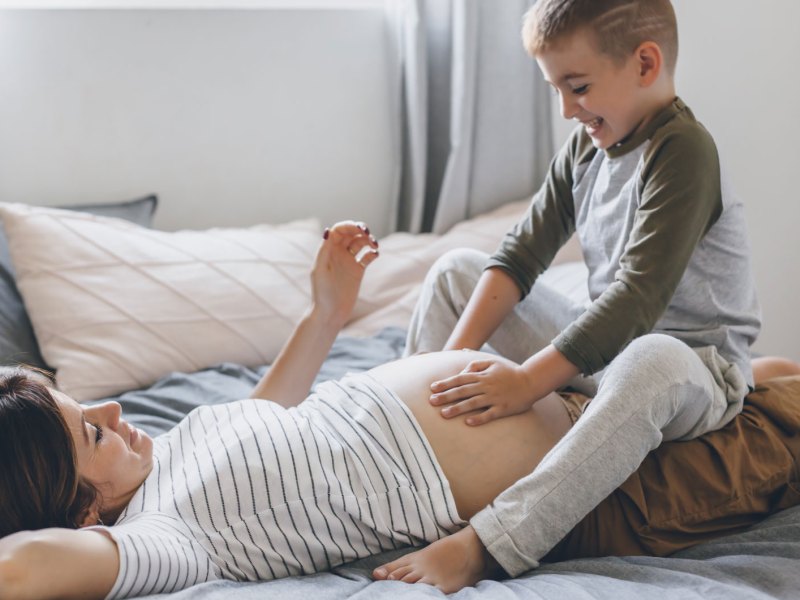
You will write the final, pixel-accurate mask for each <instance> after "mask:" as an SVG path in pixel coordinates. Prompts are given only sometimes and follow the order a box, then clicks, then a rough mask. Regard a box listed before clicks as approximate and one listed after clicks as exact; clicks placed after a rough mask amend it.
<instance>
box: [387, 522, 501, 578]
mask: <svg viewBox="0 0 800 600" xmlns="http://www.w3.org/2000/svg"><path fill="white" fill-rule="evenodd" d="M499 573H500V567H499V566H498V565H497V563H496V562H495V560H494V559H493V558H492V556H491V555H490V554H489V552H488V551H487V550H486V548H484V546H483V544H482V543H481V540H480V538H479V537H478V534H476V533H475V530H474V529H473V528H472V527H470V526H467V527H465V528H464V529H462V530H461V531H459V532H457V533H454V534H452V535H449V536H447V537H446V538H442V539H441V540H438V541H436V542H433V543H432V544H430V545H429V546H426V547H425V548H423V549H422V550H417V551H416V552H411V553H409V554H406V555H405V556H401V557H400V558H398V559H397V560H395V561H392V562H390V563H387V564H385V565H382V566H380V567H378V568H377V569H375V570H374V571H373V572H372V576H373V577H374V578H375V579H388V580H394V581H404V582H406V583H428V584H430V585H433V586H435V587H437V588H439V590H441V591H442V592H444V593H445V594H452V593H453V592H457V591H458V590H460V589H461V588H464V587H467V586H472V585H475V584H476V583H478V582H479V581H481V580H482V579H486V578H487V577H490V576H491V575H495V574H499Z"/></svg>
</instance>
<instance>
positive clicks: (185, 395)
mask: <svg viewBox="0 0 800 600" xmlns="http://www.w3.org/2000/svg"><path fill="white" fill-rule="evenodd" d="M404 337H405V335H404V332H403V331H401V330H399V329H386V330H384V331H382V332H381V333H380V334H378V335H376V336H374V337H372V338H368V339H355V338H344V337H340V338H339V339H338V340H337V342H336V344H335V345H334V347H333V349H332V351H331V353H330V355H329V356H328V359H327V360H326V362H325V365H324V366H323V368H322V370H321V372H320V375H319V377H318V381H324V380H327V379H335V378H338V377H340V376H341V375H343V374H345V373H346V372H348V371H362V370H366V369H369V368H371V367H373V366H375V365H378V364H381V363H384V362H387V361H389V360H393V359H395V358H397V357H398V356H399V355H400V353H401V352H402V348H403V342H404ZM266 368H267V367H263V368H262V369H258V370H252V369H248V368H246V367H243V366H240V365H234V364H223V365H219V366H218V367H216V368H213V369H207V370H204V371H200V372H197V373H192V374H180V373H175V374H172V375H170V376H168V377H166V378H164V379H163V380H161V381H159V382H158V383H156V384H155V385H154V386H153V387H151V388H149V389H147V390H138V391H135V392H128V393H126V394H123V395H122V396H120V397H118V398H114V399H115V400H118V401H119V402H120V403H121V404H122V405H123V412H124V413H125V415H126V418H127V419H128V420H129V421H131V422H132V423H134V424H135V425H137V426H138V427H141V428H143V429H144V430H145V431H147V432H148V433H150V434H151V435H158V434H159V433H163V432H165V431H166V430H168V429H169V428H170V427H171V426H172V425H174V424H175V423H177V422H178V421H179V420H180V419H181V418H182V417H183V416H184V415H185V414H186V413H188V412H189V411H190V410H192V409H193V408H195V407H197V406H200V405H203V404H214V403H219V402H227V401H230V400H236V399H240V398H246V397H247V396H248V392H249V391H250V390H251V389H252V387H253V386H254V385H255V383H256V381H257V380H258V379H259V377H260V376H261V374H263V372H264V370H265V369H266ZM403 552H404V551H394V552H392V553H387V554H384V555H381V556H376V557H371V558H368V559H364V560H361V561H357V562H355V563H351V564H349V565H345V566H342V567H339V568H336V569H334V570H333V571H332V572H330V573H319V574H316V575H309V576H305V577H290V578H287V579H279V580H276V581H269V582H262V583H235V582H229V581H223V582H213V583H208V584H203V585H199V586H196V587H193V588H190V589H187V590H184V591H183V592H179V593H176V594H172V595H171V596H170V597H171V598H175V599H185V598H192V599H195V598H202V599H209V600H222V599H227V598H236V599H251V598H252V599H255V598H298V599H301V600H327V599H333V598H363V599H367V598H369V599H372V598H378V599H381V600H383V599H385V600H389V599H394V598H428V597H431V598H434V597H443V596H444V595H443V594H442V593H440V592H439V591H438V590H436V589H434V588H431V587H430V586H426V585H408V584H404V583H398V582H373V581H372V580H371V578H370V576H369V573H370V571H371V570H372V568H373V567H375V566H377V565H378V564H380V563H382V562H385V561H386V560H388V559H390V558H392V557H395V556H398V555H400V554H402V553H403ZM161 597H165V595H163V594H162V595H157V596H149V598H161ZM450 597H451V598H455V599H459V600H460V599H470V600H472V599H476V600H477V599H480V600H489V599H492V600H494V599H505V598H509V599H511V598H526V599H527V598H530V599H536V600H549V599H552V600H572V599H575V600H580V599H609V600H611V599H613V600H625V599H634V598H635V599H641V598H646V599H649V598H665V599H675V600H678V599H680V600H684V599H689V598H698V599H703V600H710V599H715V598H720V599H725V600H734V599H750V598H753V599H756V598H786V599H798V600H800V507H795V508H792V509H789V510H786V511H783V512H781V513H778V514H776V515H773V516H772V517H770V518H769V519H767V520H766V521H764V522H762V523H760V524H759V525H757V526H756V527H753V528H752V529H750V530H749V531H746V532H744V533H740V534H737V535H733V536H729V537H725V538H720V539H718V540H716V541H714V542H710V543H706V544H701V545H699V546H695V547H694V548H690V549H688V550H685V551H682V552H679V553H678V554H675V555H673V556H671V557H669V558H651V557H623V558H599V559H583V560H574V561H568V562H563V563H558V564H551V565H546V566H543V567H541V568H539V569H536V570H535V571H531V572H530V573H528V574H526V575H523V576H521V577H517V578H515V579H509V580H506V581H483V582H481V583H480V584H478V586H477V587H475V588H467V589H464V590H462V591H461V592H459V593H457V594H453V595H452V596H450Z"/></svg>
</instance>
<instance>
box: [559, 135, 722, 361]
mask: <svg viewBox="0 0 800 600" xmlns="http://www.w3.org/2000/svg"><path fill="white" fill-rule="evenodd" d="M643 160H644V164H643V168H642V171H641V173H642V175H641V181H640V182H639V184H640V185H641V186H642V193H641V205H640V206H639V208H638V209H637V211H636V215H635V218H634V224H633V229H632V231H631V234H630V237H629V239H628V241H627V244H626V247H625V251H624V253H623V255H622V257H621V259H620V265H619V266H620V268H619V270H618V271H617V272H616V274H615V281H614V282H613V283H612V284H611V285H610V286H609V287H608V288H607V289H606V290H605V291H604V292H603V293H602V294H601V295H600V296H599V297H598V298H597V299H596V300H595V301H594V302H593V303H592V305H591V306H590V307H589V309H587V311H586V312H585V313H583V315H581V317H579V318H578V319H577V320H576V321H575V322H574V323H573V324H572V325H570V326H569V327H568V328H567V329H565V330H564V331H563V332H562V333H561V335H559V336H558V337H557V338H556V339H555V340H554V341H553V344H554V345H555V347H556V348H558V350H559V351H560V352H561V353H562V354H564V355H565V356H566V357H567V359H569V360H570V361H571V362H572V363H574V364H575V365H577V366H578V368H580V370H581V372H583V373H585V374H590V373H594V372H596V371H598V370H600V369H602V368H603V367H605V366H606V365H607V364H608V363H609V362H611V360H613V359H614V357H616V356H617V354H619V352H620V351H621V350H622V349H623V348H624V347H625V346H626V345H627V344H628V343H629V342H630V341H631V340H633V339H634V338H636V337H638V336H640V335H642V334H644V333H647V332H649V331H651V330H652V329H653V327H654V326H655V324H656V322H657V321H658V319H659V318H660V317H661V315H662V314H663V313H664V311H665V310H666V309H667V307H668V306H669V303H670V300H671V299H672V296H673V294H674V293H675V290H676V289H677V287H678V284H679V282H680V280H681V277H682V276H683V273H684V271H685V270H686V267H687V265H688V263H689V260H690V258H691V256H692V253H693V252H694V249H695V247H696V246H697V244H698V243H699V242H700V240H701V239H702V238H703V236H704V235H705V233H706V232H707V231H708V230H709V229H710V228H711V226H712V225H713V224H714V222H716V220H717V219H718V218H719V216H720V215H721V212H722V192H721V188H720V167H719V157H718V155H717V149H716V146H715V144H714V141H713V139H712V138H711V136H710V135H709V134H708V132H706V131H705V130H704V129H702V127H700V126H699V125H698V126H695V127H692V128H680V129H675V130H671V131H669V132H667V133H665V134H664V135H663V136H661V137H660V138H659V139H654V140H653V141H652V143H651V145H650V147H649V148H648V150H647V152H646V153H645V155H644V157H643Z"/></svg>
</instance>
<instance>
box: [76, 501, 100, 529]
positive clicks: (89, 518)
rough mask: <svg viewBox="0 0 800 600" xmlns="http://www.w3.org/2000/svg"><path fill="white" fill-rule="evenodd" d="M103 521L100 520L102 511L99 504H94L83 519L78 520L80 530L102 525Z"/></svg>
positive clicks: (82, 516) (84, 514)
mask: <svg viewBox="0 0 800 600" xmlns="http://www.w3.org/2000/svg"><path fill="white" fill-rule="evenodd" d="M102 524H103V521H102V520H101V519H100V510H99V508H98V506H97V503H96V502H95V503H93V504H92V505H91V506H90V507H89V508H88V509H87V510H86V511H85V512H84V513H83V515H81V517H79V518H78V528H79V529H80V528H82V527H92V526H94V525H102Z"/></svg>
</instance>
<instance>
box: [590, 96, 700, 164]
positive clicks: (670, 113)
mask: <svg viewBox="0 0 800 600" xmlns="http://www.w3.org/2000/svg"><path fill="white" fill-rule="evenodd" d="M685 108H686V104H685V103H684V102H683V100H681V99H680V98H678V97H677V96H676V97H675V99H674V100H673V101H672V102H670V103H669V105H667V107H666V108H663V109H661V111H660V112H659V113H657V114H656V116H655V117H653V118H652V119H651V120H650V122H649V123H647V124H646V125H645V126H644V128H642V129H640V130H639V131H636V132H634V133H633V134H632V135H631V136H629V137H627V138H625V139H623V140H622V141H620V142H617V143H616V144H614V145H613V146H611V147H609V148H606V149H605V153H606V156H608V157H609V158H617V157H619V156H623V155H625V154H627V153H628V152H630V151H631V150H633V149H634V148H638V147H639V146H640V145H641V144H642V143H644V141H645V140H647V139H649V138H650V137H652V135H653V133H654V132H655V131H656V129H658V128H660V127H663V126H664V125H665V124H666V123H667V122H668V121H670V120H671V119H672V118H673V117H674V116H675V115H677V114H678V113H679V112H681V111H682V110H684V109H685Z"/></svg>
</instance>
